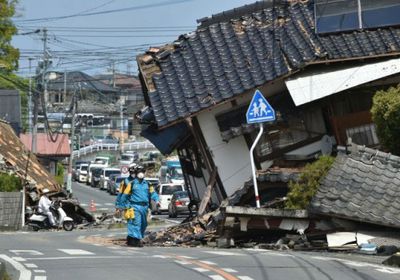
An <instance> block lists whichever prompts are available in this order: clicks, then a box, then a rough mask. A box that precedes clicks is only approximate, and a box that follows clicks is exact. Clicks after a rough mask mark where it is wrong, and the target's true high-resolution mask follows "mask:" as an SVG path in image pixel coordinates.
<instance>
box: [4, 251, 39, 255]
mask: <svg viewBox="0 0 400 280" xmlns="http://www.w3.org/2000/svg"><path fill="white" fill-rule="evenodd" d="M10 252H11V253H14V254H16V255H18V256H19V255H22V254H24V255H31V256H41V255H43V253H41V252H39V251H36V250H10Z"/></svg>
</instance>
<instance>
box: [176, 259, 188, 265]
mask: <svg viewBox="0 0 400 280" xmlns="http://www.w3.org/2000/svg"><path fill="white" fill-rule="evenodd" d="M175 262H176V263H179V264H182V265H189V264H191V263H190V262H186V261H179V260H176V261H175Z"/></svg>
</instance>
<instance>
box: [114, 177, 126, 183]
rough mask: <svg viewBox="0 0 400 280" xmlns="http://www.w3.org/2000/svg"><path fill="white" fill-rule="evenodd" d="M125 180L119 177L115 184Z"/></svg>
mask: <svg viewBox="0 0 400 280" xmlns="http://www.w3.org/2000/svg"><path fill="white" fill-rule="evenodd" d="M124 179H125V178H124V177H118V178H117V179H116V180H115V183H121V182H122V181H123V180H124Z"/></svg>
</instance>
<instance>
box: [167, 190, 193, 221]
mask: <svg viewBox="0 0 400 280" xmlns="http://www.w3.org/2000/svg"><path fill="white" fill-rule="evenodd" d="M189 203H190V199H189V195H188V193H187V192H186V191H177V192H174V194H173V195H172V197H171V201H170V202H169V205H168V216H169V217H170V218H176V217H178V214H183V213H189Z"/></svg>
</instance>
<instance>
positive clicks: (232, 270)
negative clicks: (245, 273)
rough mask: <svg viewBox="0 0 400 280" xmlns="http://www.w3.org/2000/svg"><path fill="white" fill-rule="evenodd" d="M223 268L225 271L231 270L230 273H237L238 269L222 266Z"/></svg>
mask: <svg viewBox="0 0 400 280" xmlns="http://www.w3.org/2000/svg"><path fill="white" fill-rule="evenodd" d="M222 270H224V271H226V272H229V273H237V270H234V269H232V268H228V267H227V268H222Z"/></svg>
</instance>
